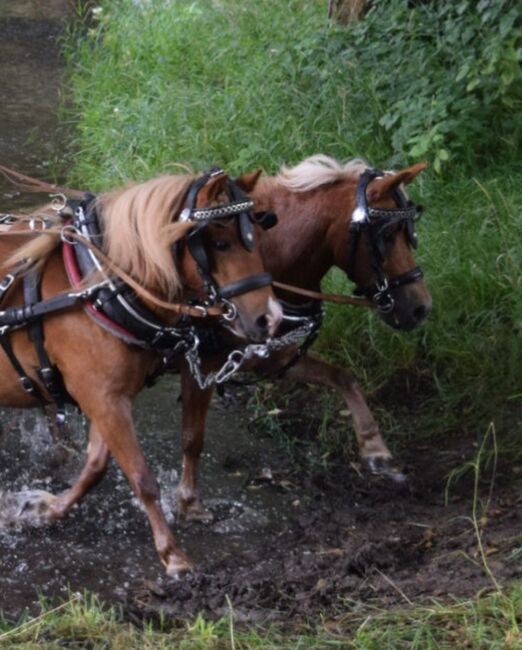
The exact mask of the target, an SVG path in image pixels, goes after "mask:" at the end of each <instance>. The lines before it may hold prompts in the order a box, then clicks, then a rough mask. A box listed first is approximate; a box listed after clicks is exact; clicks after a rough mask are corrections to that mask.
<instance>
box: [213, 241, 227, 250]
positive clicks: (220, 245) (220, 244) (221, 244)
mask: <svg viewBox="0 0 522 650" xmlns="http://www.w3.org/2000/svg"><path fill="white" fill-rule="evenodd" d="M214 248H216V250H218V251H228V250H230V242H228V241H225V240H224V239H218V240H217V241H215V242H214Z"/></svg>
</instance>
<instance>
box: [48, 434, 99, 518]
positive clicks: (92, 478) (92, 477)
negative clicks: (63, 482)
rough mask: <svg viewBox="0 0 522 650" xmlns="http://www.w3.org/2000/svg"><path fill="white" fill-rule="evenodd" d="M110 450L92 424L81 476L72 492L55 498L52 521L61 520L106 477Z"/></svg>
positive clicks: (51, 511)
mask: <svg viewBox="0 0 522 650" xmlns="http://www.w3.org/2000/svg"><path fill="white" fill-rule="evenodd" d="M109 458H110V454H109V450H108V448H107V445H106V444H105V442H104V441H103V438H102V437H101V435H100V432H99V431H98V429H97V428H96V427H95V426H94V425H93V424H91V427H90V429H89V446H88V447H87V458H86V461H85V464H84V466H83V469H82V471H81V474H80V476H79V478H78V480H77V481H76V483H75V484H74V485H73V486H72V487H71V489H70V490H68V491H67V492H64V493H63V494H61V495H59V496H57V497H55V499H54V500H53V502H52V504H50V517H51V519H61V518H62V517H64V516H65V515H66V514H67V513H68V512H69V511H70V510H71V508H72V507H73V506H74V505H76V504H77V503H78V502H79V501H80V500H81V499H82V498H83V497H84V496H85V495H86V494H87V492H88V491H89V490H90V489H91V488H92V487H94V486H95V485H97V484H98V483H99V482H100V481H101V479H102V478H103V477H104V476H105V472H106V470H107V465H108V463H109Z"/></svg>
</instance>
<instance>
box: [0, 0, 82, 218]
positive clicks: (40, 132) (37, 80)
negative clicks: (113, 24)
mask: <svg viewBox="0 0 522 650" xmlns="http://www.w3.org/2000/svg"><path fill="white" fill-rule="evenodd" d="M71 6H72V5H71V2H69V0H46V1H45V2H42V1H41V0H0V164H3V165H6V166H8V167H12V168H15V169H17V170H19V171H21V172H24V173H26V174H29V175H32V176H36V177H38V178H42V179H45V180H52V178H53V174H54V170H55V169H57V168H58V167H59V165H58V164H57V163H58V161H61V160H62V158H63V157H64V156H65V155H66V153H67V152H66V147H65V146H64V141H65V136H64V131H65V130H64V129H63V127H61V126H60V125H59V122H58V119H57V116H56V110H57V107H58V105H59V102H60V93H61V86H60V84H61V81H62V76H63V61H62V60H61V58H60V39H61V37H62V36H63V33H64V26H65V21H66V19H67V17H69V16H70V14H71V11H72V10H71ZM61 168H62V169H63V166H62V167H61ZM31 204H34V198H33V197H31V196H27V195H25V196H21V195H18V194H17V193H16V191H15V190H13V187H12V186H10V185H8V184H6V183H4V181H3V179H2V178H1V177H0V212H5V211H7V210H14V209H16V208H23V207H26V206H27V205H31Z"/></svg>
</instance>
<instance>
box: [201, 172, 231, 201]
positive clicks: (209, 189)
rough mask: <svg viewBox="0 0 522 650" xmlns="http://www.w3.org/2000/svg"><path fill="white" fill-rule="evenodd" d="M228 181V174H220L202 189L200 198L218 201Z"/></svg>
mask: <svg viewBox="0 0 522 650" xmlns="http://www.w3.org/2000/svg"><path fill="white" fill-rule="evenodd" d="M227 180H228V176H227V175H226V174H220V175H219V176H215V177H213V178H210V179H209V180H208V182H207V183H206V184H205V185H204V186H203V187H202V189H201V192H200V196H201V197H202V200H204V201H207V202H208V201H216V200H217V199H218V198H219V195H220V194H221V193H222V192H223V191H224V189H225V184H226V182H227Z"/></svg>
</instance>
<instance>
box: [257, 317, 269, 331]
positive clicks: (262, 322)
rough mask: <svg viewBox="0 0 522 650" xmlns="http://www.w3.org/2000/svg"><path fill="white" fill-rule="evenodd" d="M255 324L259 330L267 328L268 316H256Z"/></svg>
mask: <svg viewBox="0 0 522 650" xmlns="http://www.w3.org/2000/svg"><path fill="white" fill-rule="evenodd" d="M256 325H257V327H258V328H259V329H260V330H266V329H267V328H268V318H267V316H266V314H263V315H262V316H259V318H257V320H256Z"/></svg>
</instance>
